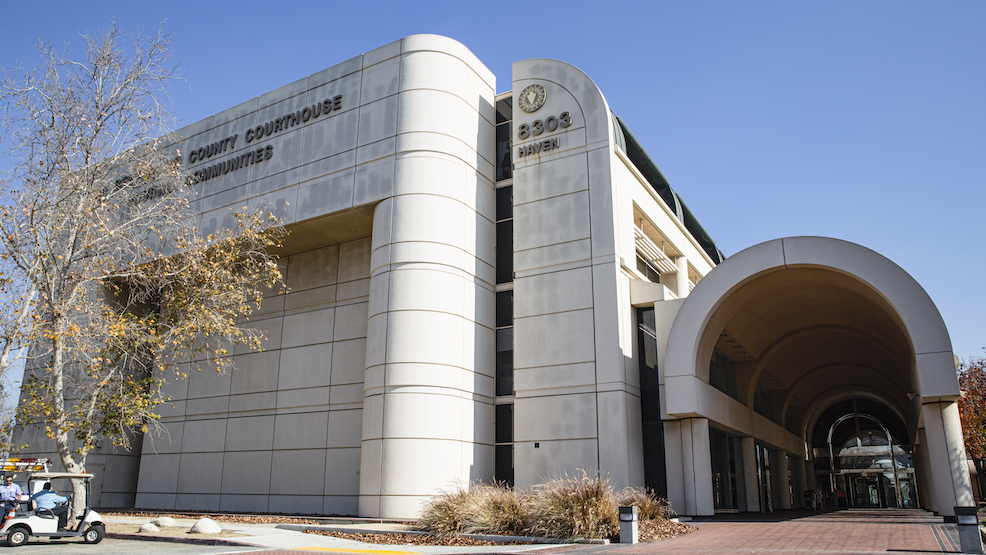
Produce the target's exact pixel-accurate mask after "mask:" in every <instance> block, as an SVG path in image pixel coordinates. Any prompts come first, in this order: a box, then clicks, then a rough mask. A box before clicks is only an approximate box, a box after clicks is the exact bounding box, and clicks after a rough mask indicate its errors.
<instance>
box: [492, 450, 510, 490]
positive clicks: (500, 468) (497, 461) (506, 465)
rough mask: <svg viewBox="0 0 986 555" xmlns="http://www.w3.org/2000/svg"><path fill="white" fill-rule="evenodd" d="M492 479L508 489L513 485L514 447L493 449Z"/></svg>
mask: <svg viewBox="0 0 986 555" xmlns="http://www.w3.org/2000/svg"><path fill="white" fill-rule="evenodd" d="M494 449H495V451H494V463H493V479H494V480H496V481H497V482H502V483H504V484H506V485H508V486H510V487H513V485H514V446H513V445H497V446H496V447H494Z"/></svg>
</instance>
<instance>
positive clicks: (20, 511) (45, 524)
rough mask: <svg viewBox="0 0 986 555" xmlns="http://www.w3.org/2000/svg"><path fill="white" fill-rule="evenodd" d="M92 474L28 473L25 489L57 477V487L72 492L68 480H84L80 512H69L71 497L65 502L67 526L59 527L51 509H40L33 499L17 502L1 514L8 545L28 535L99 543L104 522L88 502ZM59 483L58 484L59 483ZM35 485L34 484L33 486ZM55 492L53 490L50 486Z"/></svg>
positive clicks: (1, 531) (1, 530)
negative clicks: (80, 539) (5, 512)
mask: <svg viewBox="0 0 986 555" xmlns="http://www.w3.org/2000/svg"><path fill="white" fill-rule="evenodd" d="M92 477H93V475H92V474H79V473H72V472H31V473H30V474H28V475H27V484H28V487H27V491H36V490H40V488H41V484H43V483H44V482H51V481H53V480H57V481H58V482H56V483H55V485H56V486H61V485H62V484H64V485H65V487H64V488H63V490H68V491H71V483H70V482H69V480H72V479H76V480H85V484H86V499H85V507H84V510H83V512H82V514H81V515H77V514H73V513H72V499H71V497H69V500H68V501H66V502H65V504H66V505H67V509H68V516H69V518H68V526H67V528H65V529H59V528H58V517H57V516H55V515H54V514H53V513H52V512H51V511H49V510H45V509H39V508H37V507H36V506H35V502H34V501H19V502H18V504H17V507H16V508H15V509H14V510H13V511H11V512H10V513H8V514H6V515H4V520H3V523H2V525H0V536H6V537H7V545H8V546H10V547H17V546H20V545H24V544H25V543H27V540H28V539H29V538H30V537H31V536H35V537H42V538H82V539H83V540H84V541H85V542H86V543H99V542H101V541H102V540H103V536H105V535H106V525H105V524H103V521H102V517H100V516H99V513H97V512H96V511H93V510H92V508H91V506H90V503H89V497H90V496H89V482H90V480H92ZM59 482H61V483H59ZM35 484H37V487H34V486H35ZM53 491H55V489H53Z"/></svg>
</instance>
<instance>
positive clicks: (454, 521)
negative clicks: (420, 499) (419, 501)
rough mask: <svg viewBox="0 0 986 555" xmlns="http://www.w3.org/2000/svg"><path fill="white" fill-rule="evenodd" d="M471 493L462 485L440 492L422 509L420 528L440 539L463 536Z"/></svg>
mask: <svg viewBox="0 0 986 555" xmlns="http://www.w3.org/2000/svg"><path fill="white" fill-rule="evenodd" d="M470 491H472V490H471V489H463V488H462V486H461V485H457V486H450V487H447V488H445V489H443V490H441V491H439V492H438V495H436V496H434V497H432V498H431V499H430V500H429V501H428V502H427V503H425V505H424V507H423V508H422V510H421V514H420V516H419V518H420V521H419V522H418V527H419V528H421V529H422V530H424V531H426V532H431V533H432V534H435V535H436V536H439V537H448V536H455V535H457V534H461V533H462V530H463V528H464V526H463V519H464V518H465V515H466V510H465V509H466V506H467V505H468V500H469V495H470V494H469V492H470Z"/></svg>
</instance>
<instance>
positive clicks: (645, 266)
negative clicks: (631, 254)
mask: <svg viewBox="0 0 986 555" xmlns="http://www.w3.org/2000/svg"><path fill="white" fill-rule="evenodd" d="M637 271H638V272H640V273H641V274H644V277H646V278H647V279H649V280H650V281H653V282H654V283H661V274H660V272H658V271H657V269H656V268H654V266H653V265H651V263H650V262H648V261H647V260H645V259H644V257H642V256H640V255H639V254H638V255H637Z"/></svg>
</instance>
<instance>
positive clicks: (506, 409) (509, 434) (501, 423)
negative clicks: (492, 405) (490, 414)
mask: <svg viewBox="0 0 986 555" xmlns="http://www.w3.org/2000/svg"><path fill="white" fill-rule="evenodd" d="M513 441H514V406H513V405H497V406H496V442H497V443H513Z"/></svg>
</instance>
